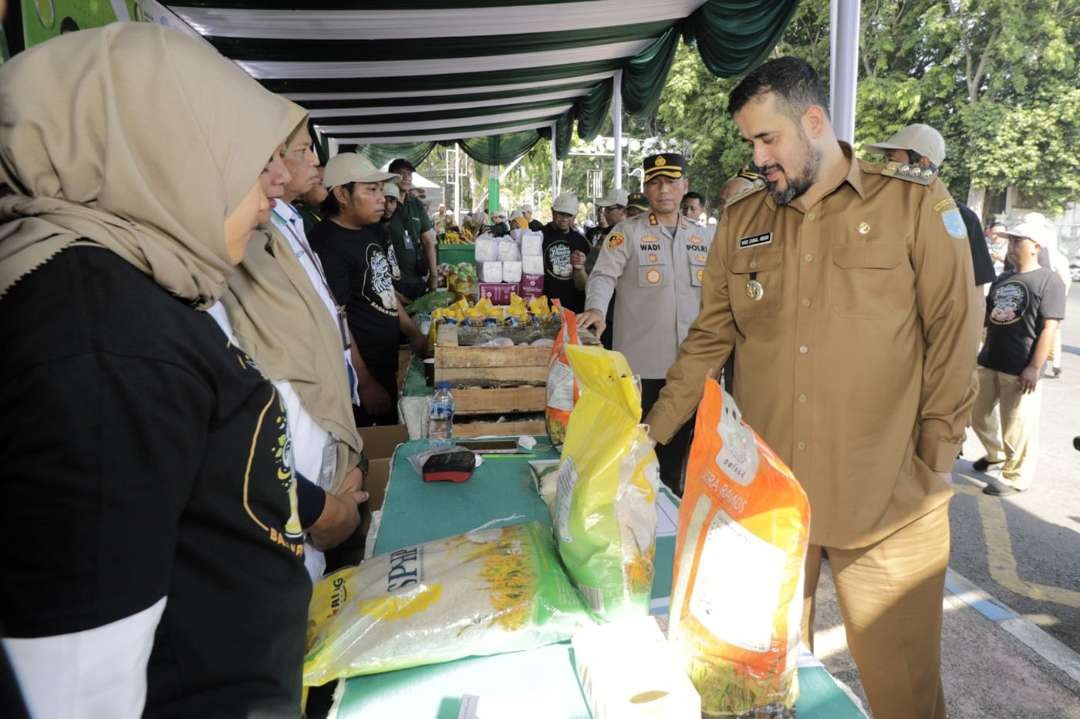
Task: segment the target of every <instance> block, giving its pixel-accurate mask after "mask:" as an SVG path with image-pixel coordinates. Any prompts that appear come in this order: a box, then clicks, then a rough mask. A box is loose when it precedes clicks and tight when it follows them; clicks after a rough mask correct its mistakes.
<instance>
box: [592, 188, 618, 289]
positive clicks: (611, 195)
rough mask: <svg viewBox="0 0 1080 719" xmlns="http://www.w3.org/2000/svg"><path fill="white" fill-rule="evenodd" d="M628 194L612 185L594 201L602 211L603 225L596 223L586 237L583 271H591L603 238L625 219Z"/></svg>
mask: <svg viewBox="0 0 1080 719" xmlns="http://www.w3.org/2000/svg"><path fill="white" fill-rule="evenodd" d="M628 198H629V194H628V193H627V192H626V190H624V189H622V188H621V187H613V188H611V189H610V190H608V192H607V194H606V195H604V196H603V197H601V198H600V199H599V200H597V201H596V206H597V207H598V208H600V209H601V210H603V211H604V223H605V224H604V225H597V226H596V227H594V228H593V230H594V232H592V234H591V236H589V237H586V239H587V240H588V241H589V247H590V249H589V256H588V257H587V258H586V259H585V272H586V273H588V272H592V268H593V265H595V264H596V258H597V256H598V255H599V254H600V248H601V247H602V246H603V244H604V240H605V239H607V236H608V235H609V234H610V233H611V231H612V230H613V229H614V228H615V225H617V224H619V223H620V222H622V221H623V220H625V219H626V204H627V202H628Z"/></svg>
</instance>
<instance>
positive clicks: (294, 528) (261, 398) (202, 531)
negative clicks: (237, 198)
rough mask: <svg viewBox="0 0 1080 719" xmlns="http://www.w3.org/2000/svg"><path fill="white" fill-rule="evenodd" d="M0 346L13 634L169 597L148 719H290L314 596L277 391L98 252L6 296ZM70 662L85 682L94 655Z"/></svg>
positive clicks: (150, 674)
mask: <svg viewBox="0 0 1080 719" xmlns="http://www.w3.org/2000/svg"><path fill="white" fill-rule="evenodd" d="M0 333H2V334H3V336H4V337H9V338H17V340H18V341H13V342H9V343H8V344H7V346H6V348H5V351H4V352H3V353H0V357H2V359H0V368H2V372H3V376H4V378H5V379H4V382H3V383H2V385H0V406H2V407H3V408H4V414H5V415H6V416H7V418H8V420H9V423H8V431H7V432H5V433H4V437H3V441H2V443H0V444H2V451H3V456H4V462H5V466H4V477H3V480H2V481H0V526H3V527H4V530H5V538H4V541H3V542H2V543H0V567H2V569H0V624H2V625H3V627H4V630H5V632H6V633H7V636H9V637H22V638H28V639H32V638H38V637H48V636H54V637H55V636H56V635H65V634H72V633H77V632H82V631H85V630H88V629H92V628H95V627H102V626H103V625H106V624H110V623H112V622H116V621H118V620H122V619H127V620H132V621H133V620H134V619H135V618H136V617H135V615H143V613H144V610H147V609H148V608H150V607H152V606H154V605H155V604H157V603H159V602H160V601H161V600H162V598H165V600H166V603H165V608H164V613H163V614H162V615H161V619H160V621H159V623H158V624H157V629H156V633H154V634H153V637H154V639H153V648H152V651H151V653H150V660H149V665H148V668H147V673H146V708H145V713H144V715H145V716H150V717H156V716H252V715H256V714H257V715H260V716H279V715H280V716H289V715H292V716H295V715H296V714H297V707H298V702H299V699H300V685H301V666H302V661H303V651H304V632H305V624H306V616H307V605H308V601H309V598H310V594H311V583H310V580H309V579H308V576H307V572H306V571H305V569H304V564H303V536H302V532H301V530H300V526H299V519H298V517H297V507H296V504H297V502H296V493H295V492H296V490H295V482H294V478H293V474H292V469H291V448H290V447H289V445H288V435H287V431H286V429H287V428H286V424H285V413H284V409H283V407H282V405H281V402H280V400H279V398H278V396H277V392H276V390H275V389H274V387H273V386H272V385H271V384H270V383H269V382H268V381H267V380H266V378H265V377H264V376H263V375H262V373H261V372H260V371H259V370H258V369H257V368H256V367H255V365H254V363H253V362H252V361H251V360H250V358H248V357H247V356H246V355H245V354H244V353H243V352H241V351H240V350H239V349H237V348H236V347H235V346H232V345H230V344H229V342H228V340H227V339H226V337H225V335H224V334H223V333H222V332H221V330H220V329H219V328H218V326H217V324H216V323H215V322H214V320H213V318H211V317H210V316H209V315H208V314H207V313H205V312H200V311H197V310H195V309H193V308H191V307H190V306H188V305H187V304H186V303H185V302H183V301H181V300H178V299H176V298H175V297H172V296H170V295H169V294H168V293H166V292H165V291H164V290H163V289H161V288H160V287H159V286H158V285H157V284H155V283H154V282H153V280H151V279H150V278H149V277H147V276H146V275H144V274H142V273H141V272H139V271H138V270H136V269H135V268H134V267H132V266H131V265H130V264H128V263H127V262H125V261H124V260H122V259H121V258H120V257H119V256H117V255H116V254H114V253H113V252H110V251H109V250H106V249H102V248H99V247H92V246H77V247H71V248H69V249H66V250H64V251H62V252H60V253H59V254H57V255H55V256H54V257H52V258H51V259H50V260H49V261H48V262H46V263H45V264H44V265H42V266H41V267H39V268H38V269H36V270H34V271H33V272H31V273H30V274H28V275H26V276H25V277H23V278H22V279H21V280H20V281H19V282H18V283H16V284H15V285H14V286H13V287H12V288H11V289H10V290H9V291H8V294H7V295H6V296H5V297H4V298H3V299H2V300H0ZM147 629H148V631H152V629H153V625H152V624H151V625H149V626H148V627H147ZM76 636H77V635H76ZM72 641H73V642H76V641H77V640H76V639H74V638H73V640H72ZM139 649H140V648H138V647H133V648H132V651H138V650H139ZM75 651H78V652H80V653H82V654H81V658H80V662H82V663H83V664H84V665H85V666H93V652H94V651H95V646H93V645H92V643H89V642H86V641H83V642H82V643H79V644H74V643H73V646H72V652H75ZM103 651H105V650H104V649H103ZM35 671H39V670H37V669H35ZM44 671H46V672H47V671H49V668H45V669H44ZM65 676H67V675H65ZM132 681H133V682H137V681H138V678H137V677H132ZM114 689H115V688H114ZM0 713H2V712H0Z"/></svg>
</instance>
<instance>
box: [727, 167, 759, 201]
mask: <svg viewBox="0 0 1080 719" xmlns="http://www.w3.org/2000/svg"><path fill="white" fill-rule="evenodd" d="M740 177H743V176H742V175H740ZM745 179H749V178H745ZM751 182H753V184H751V185H747V186H746V187H745V188H743V189H741V190H739V191H738V192H736V193H735V194H734V195H732V196H731V197H729V198H728V199H727V201H726V202H725V203H724V207H731V206H732V205H734V204H735V203H736V202H738V201H739V200H742V199H745V198H747V197H749V196H750V195H753V194H754V193H756V192H758V191H760V190H764V189H765V180H763V179H761V178H760V177H757V178H755V179H754V180H751Z"/></svg>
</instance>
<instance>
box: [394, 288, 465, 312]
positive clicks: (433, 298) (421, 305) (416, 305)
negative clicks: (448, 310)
mask: <svg viewBox="0 0 1080 719" xmlns="http://www.w3.org/2000/svg"><path fill="white" fill-rule="evenodd" d="M455 299H456V297H455V295H454V293H453V292H450V291H449V290H432V291H431V292H428V293H427V294H426V295H421V296H420V297H417V298H416V299H415V300H413V301H412V302H411V303H410V304H409V305H408V306H407V307H406V308H405V311H406V312H408V313H409V314H410V315H415V314H420V313H423V314H431V313H432V312H434V311H435V310H437V309H439V308H440V307H449V306H450V305H452V304H454V300H455Z"/></svg>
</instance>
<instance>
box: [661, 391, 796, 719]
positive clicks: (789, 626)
mask: <svg viewBox="0 0 1080 719" xmlns="http://www.w3.org/2000/svg"><path fill="white" fill-rule="evenodd" d="M809 531H810V505H809V503H808V502H807V499H806V494H805V493H804V492H803V489H802V487H801V486H800V485H799V483H798V481H796V479H795V477H794V475H793V474H792V472H791V470H790V469H788V467H787V465H785V464H784V462H783V461H782V460H781V459H780V458H779V457H778V456H777V455H776V454H775V453H774V452H773V451H772V449H770V448H769V447H768V445H766V444H765V442H764V441H763V440H762V439H761V438H760V437H759V436H758V435H757V434H756V433H755V432H754V430H752V429H751V428H750V426H749V425H747V424H746V423H745V422H743V420H742V417H741V415H740V413H739V409H738V407H736V406H735V402H734V400H733V399H732V398H731V397H730V396H729V395H728V394H727V393H726V392H724V391H723V390H722V389H721V388H720V385H719V384H717V383H716V382H715V381H714V380H711V379H710V380H707V381H706V383H705V393H704V396H703V397H702V400H701V404H700V405H699V406H698V411H697V423H696V426H695V432H694V441H693V445H692V446H691V448H690V459H689V463H688V465H687V469H686V488H685V492H684V494H683V498H682V505H681V507H680V509H679V533H678V537H677V540H676V547H675V571H674V577H673V582H672V584H673V587H674V588H673V591H672V604H671V624H670V630H669V637H670V638H671V640H672V641H673V642H674V643H675V645H676V647H677V648H678V650H679V652H680V654H681V656H682V658H683V661H685V663H686V667H687V670H688V672H689V674H690V679H691V681H692V682H693V683H694V686H695V687H697V689H698V692H699V693H700V694H701V706H702V712H703V716H706V717H719V716H739V715H742V714H747V713H750V712H753V711H756V710H765V711H768V712H771V713H770V714H769V715H770V716H773V715H776V716H786V715H787V713H788V710H790V709H791V708H792V707H794V705H795V699H796V698H797V697H798V694H799V689H798V675H797V673H796V661H797V657H798V652H799V633H800V624H801V618H802V596H803V594H802V591H803V572H804V562H805V560H806V547H807V542H808V539H809Z"/></svg>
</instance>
